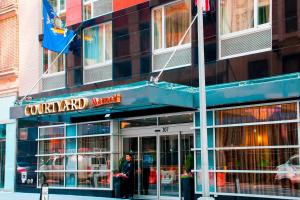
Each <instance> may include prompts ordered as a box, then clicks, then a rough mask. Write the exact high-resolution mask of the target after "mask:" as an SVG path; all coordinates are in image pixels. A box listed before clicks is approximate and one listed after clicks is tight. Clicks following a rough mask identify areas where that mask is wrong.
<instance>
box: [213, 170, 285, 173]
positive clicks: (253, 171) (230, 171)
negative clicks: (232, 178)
mask: <svg viewBox="0 0 300 200" xmlns="http://www.w3.org/2000/svg"><path fill="white" fill-rule="evenodd" d="M209 172H214V173H218V172H221V173H232V174H233V173H239V174H241V173H247V174H286V173H289V172H288V171H280V172H279V171H275V170H209Z"/></svg>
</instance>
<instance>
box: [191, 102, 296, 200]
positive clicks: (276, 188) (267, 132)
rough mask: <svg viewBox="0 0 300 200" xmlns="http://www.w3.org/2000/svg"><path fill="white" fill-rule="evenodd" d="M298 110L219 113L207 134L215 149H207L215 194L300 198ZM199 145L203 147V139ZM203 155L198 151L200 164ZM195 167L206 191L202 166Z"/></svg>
mask: <svg viewBox="0 0 300 200" xmlns="http://www.w3.org/2000/svg"><path fill="white" fill-rule="evenodd" d="M298 104H299V102H297V103H296V102H289V103H283V104H270V105H256V106H251V107H238V108H229V109H217V110H215V111H214V113H213V116H214V123H213V125H212V127H211V128H208V139H209V138H210V135H212V137H211V138H210V139H209V140H208V141H213V142H211V144H212V145H210V143H208V148H209V149H208V154H209V161H208V163H209V173H210V177H209V179H210V189H211V191H212V192H215V193H216V194H220V193H223V194H224V193H227V194H228V195H232V196H234V195H244V196H250V195H251V196H253V195H265V196H269V197H270V196H273V197H275V198H276V197H277V198H280V197H283V196H286V197H289V198H291V199H293V197H299V195H300V190H299V188H298V185H299V177H300V176H299V174H300V168H299V136H300V135H299V130H298V129H299V110H298ZM197 131H198V130H197ZM211 133H212V134H211ZM196 134H197V132H196ZM195 141H196V142H198V143H199V144H200V139H199V138H198V139H197V138H196V140H195ZM199 146H200V145H198V146H196V147H197V148H199ZM200 153H201V149H197V151H196V156H197V157H198V159H197V162H198V160H200V161H201V155H198V154H200ZM200 161H199V162H200ZM195 167H196V169H197V170H196V172H197V173H198V176H197V180H196V183H197V186H201V172H202V171H201V163H199V164H197V163H196V165H195ZM197 190H198V192H201V190H202V189H201V187H198V188H197ZM237 193H238V194H237ZM278 196H280V197H278ZM280 199H283V198H280Z"/></svg>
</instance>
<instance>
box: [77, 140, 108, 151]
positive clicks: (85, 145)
mask: <svg viewBox="0 0 300 200" xmlns="http://www.w3.org/2000/svg"><path fill="white" fill-rule="evenodd" d="M109 138H110V137H109V136H105V137H88V138H78V152H80V153H82V152H108V151H109V150H110V139H109Z"/></svg>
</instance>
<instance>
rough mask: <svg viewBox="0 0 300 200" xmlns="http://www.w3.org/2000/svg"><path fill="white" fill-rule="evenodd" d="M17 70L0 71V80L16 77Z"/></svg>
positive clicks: (11, 68)
mask: <svg viewBox="0 0 300 200" xmlns="http://www.w3.org/2000/svg"><path fill="white" fill-rule="evenodd" d="M17 76H18V70H17V69H16V68H14V67H10V68H4V69H0V79H5V78H11V77H17Z"/></svg>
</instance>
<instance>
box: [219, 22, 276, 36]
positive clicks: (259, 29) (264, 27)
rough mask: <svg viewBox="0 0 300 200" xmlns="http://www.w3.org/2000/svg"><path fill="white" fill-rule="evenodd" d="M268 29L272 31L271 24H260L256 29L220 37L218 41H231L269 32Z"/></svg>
mask: <svg viewBox="0 0 300 200" xmlns="http://www.w3.org/2000/svg"><path fill="white" fill-rule="evenodd" d="M270 29H272V25H271V23H266V24H261V25H259V26H258V27H256V28H249V29H246V30H242V31H237V32H233V33H227V34H225V35H221V36H220V40H227V39H233V38H236V37H240V36H246V35H250V34H253V33H258V32H262V31H266V30H270Z"/></svg>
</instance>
